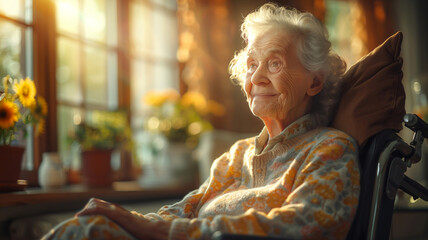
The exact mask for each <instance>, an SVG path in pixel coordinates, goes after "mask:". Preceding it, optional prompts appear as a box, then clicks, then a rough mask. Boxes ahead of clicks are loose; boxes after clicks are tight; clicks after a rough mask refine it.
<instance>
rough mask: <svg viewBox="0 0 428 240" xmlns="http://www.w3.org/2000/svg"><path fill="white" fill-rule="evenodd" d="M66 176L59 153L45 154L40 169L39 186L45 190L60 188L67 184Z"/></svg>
mask: <svg viewBox="0 0 428 240" xmlns="http://www.w3.org/2000/svg"><path fill="white" fill-rule="evenodd" d="M65 182H66V175H65V171H64V167H63V164H62V162H61V159H60V157H59V155H58V153H43V158H42V164H41V165H40V168H39V184H40V186H41V187H43V188H58V187H61V186H63V185H64V184H65Z"/></svg>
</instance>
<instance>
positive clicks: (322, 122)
mask: <svg viewBox="0 0 428 240" xmlns="http://www.w3.org/2000/svg"><path fill="white" fill-rule="evenodd" d="M272 27H275V28H276V29H279V30H283V31H287V33H291V34H293V35H294V36H295V37H296V38H295V39H296V40H297V43H296V49H297V56H298V58H299V60H300V62H301V63H302V64H303V66H304V67H305V68H306V69H307V70H308V71H310V72H312V73H314V74H316V75H319V74H321V75H322V76H324V87H323V90H322V91H321V92H320V93H319V94H317V95H316V96H314V97H313V100H312V106H311V109H310V114H311V120H312V122H313V124H314V125H315V126H327V125H329V124H330V122H331V120H332V117H333V114H334V108H335V107H336V105H337V103H338V100H339V97H340V89H341V76H342V75H343V73H344V72H345V70H346V63H345V61H344V60H343V59H342V58H341V57H340V56H339V55H337V54H336V53H335V52H334V51H333V50H332V49H331V42H330V41H329V40H328V38H329V37H328V32H327V29H326V28H325V26H324V25H323V24H322V23H321V22H320V21H319V20H318V19H317V18H316V17H315V16H314V15H312V14H311V13H308V12H300V11H298V10H296V9H289V8H286V7H282V6H278V5H276V4H273V3H267V4H265V5H263V6H262V7H260V8H259V9H258V10H256V11H254V12H252V13H250V14H248V15H247V16H246V17H245V19H244V22H243V24H242V25H241V31H242V34H241V35H242V38H243V39H244V40H245V42H246V43H247V46H246V47H244V48H243V49H242V50H241V51H239V52H238V53H237V54H235V56H234V58H233V59H232V60H231V62H230V64H229V73H230V77H231V79H232V81H233V82H234V83H236V84H238V85H240V86H241V88H242V87H243V83H244V81H245V77H246V72H247V62H246V60H247V56H248V50H249V46H248V42H251V39H254V38H256V37H257V36H259V35H260V34H263V33H264V32H265V31H266V30H267V29H271V28H272Z"/></svg>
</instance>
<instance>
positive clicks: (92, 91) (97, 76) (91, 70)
mask: <svg viewBox="0 0 428 240" xmlns="http://www.w3.org/2000/svg"><path fill="white" fill-rule="evenodd" d="M84 63H85V73H84V74H85V76H84V79H85V88H86V89H85V100H86V103H88V104H96V105H101V106H105V107H107V86H108V85H107V54H106V51H105V50H104V49H99V48H94V47H89V46H87V47H86V48H85V58H84Z"/></svg>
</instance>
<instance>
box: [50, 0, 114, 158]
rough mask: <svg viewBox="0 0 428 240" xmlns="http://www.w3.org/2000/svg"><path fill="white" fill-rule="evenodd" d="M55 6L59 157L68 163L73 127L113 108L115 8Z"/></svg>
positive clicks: (97, 3)
mask: <svg viewBox="0 0 428 240" xmlns="http://www.w3.org/2000/svg"><path fill="white" fill-rule="evenodd" d="M55 3H56V46H57V47H56V98H57V103H58V106H57V120H58V139H59V151H60V152H61V153H62V156H63V157H67V156H71V155H69V154H66V152H67V151H68V150H69V149H70V146H69V142H68V141H67V137H68V134H69V131H72V130H73V129H74V125H76V124H79V123H80V122H81V121H82V120H83V119H84V118H85V117H86V115H89V114H91V111H93V110H116V109H117V107H118V87H117V81H118V70H117V69H118V46H117V43H118V39H117V26H118V22H117V11H116V10H117V2H116V1H115V0H109V1H104V0H81V1H77V0H57V1H56V2H55ZM63 160H64V161H65V162H66V163H69V162H70V161H71V160H72V159H63Z"/></svg>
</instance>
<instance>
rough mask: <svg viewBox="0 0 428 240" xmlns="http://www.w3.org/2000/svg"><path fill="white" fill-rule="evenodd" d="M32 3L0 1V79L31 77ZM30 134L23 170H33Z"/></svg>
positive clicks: (28, 1)
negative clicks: (5, 77)
mask: <svg viewBox="0 0 428 240" xmlns="http://www.w3.org/2000/svg"><path fill="white" fill-rule="evenodd" d="M32 43H33V15H32V0H17V1H8V0H0V76H1V78H3V77H4V76H6V75H10V76H11V77H13V78H18V79H19V78H25V77H30V78H33V45H32ZM31 132H32V131H29V133H30V136H29V138H27V139H28V141H26V142H25V143H24V144H25V145H26V154H25V156H26V159H25V165H24V167H25V169H28V170H32V169H33V167H34V166H33V154H32V153H33V141H32V135H31Z"/></svg>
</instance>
